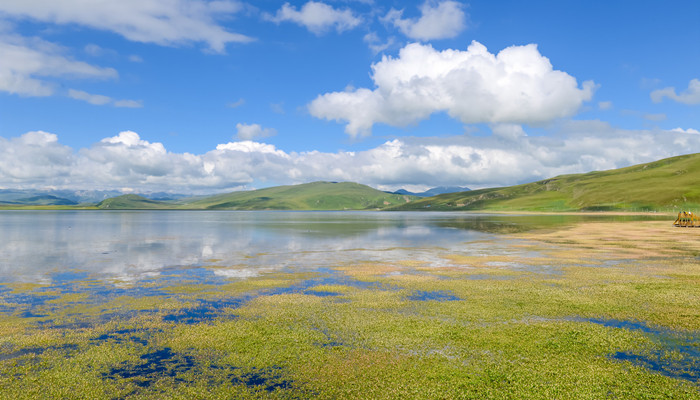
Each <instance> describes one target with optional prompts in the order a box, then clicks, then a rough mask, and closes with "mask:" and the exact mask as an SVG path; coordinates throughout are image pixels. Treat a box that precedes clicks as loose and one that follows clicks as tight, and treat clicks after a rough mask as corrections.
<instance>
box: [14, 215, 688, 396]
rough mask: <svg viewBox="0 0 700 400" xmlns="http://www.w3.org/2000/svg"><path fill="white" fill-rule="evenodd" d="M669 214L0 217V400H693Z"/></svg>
mask: <svg viewBox="0 0 700 400" xmlns="http://www.w3.org/2000/svg"><path fill="white" fill-rule="evenodd" d="M671 222H672V221H669V217H668V216H663V215H646V216H631V215H626V216H609V215H573V216H564V215H549V216H548V215H491V214H468V213H435V212H432V213H430V212H427V213H403V212H227V211H217V212H206V211H197V212H187V211H172V212H170V211H125V212H114V211H113V212H105V211H82V212H81V211H13V212H0V254H1V256H0V278H1V279H2V286H1V288H0V382H1V384H0V391H1V392H2V397H3V398H57V397H64V398H142V397H176V398H177V397H180V398H553V397H555V398H572V397H573V398H601V397H606V396H612V397H620V398H635V397H645V396H646V397H650V398H656V397H662V396H668V397H672V398H697V397H699V396H700V392H699V387H700V311H699V310H698V307H697V305H698V304H699V300H698V299H700V267H698V264H699V263H698V255H699V254H700V244H699V241H698V239H699V238H700V230H697V231H695V230H690V229H679V228H674V227H672V226H671Z"/></svg>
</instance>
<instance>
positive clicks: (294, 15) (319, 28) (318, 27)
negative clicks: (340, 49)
mask: <svg viewBox="0 0 700 400" xmlns="http://www.w3.org/2000/svg"><path fill="white" fill-rule="evenodd" d="M266 19H268V20H269V21H272V22H275V23H278V24H279V23H280V22H285V21H288V22H294V23H296V24H297V25H301V26H304V27H306V29H308V30H310V31H311V32H313V33H314V34H316V35H321V34H323V33H325V32H327V31H329V30H330V29H333V28H335V30H336V31H337V32H339V33H340V32H343V31H347V30H350V29H353V28H355V27H357V26H358V25H360V23H361V22H362V20H361V19H360V18H359V17H357V16H355V14H354V13H353V12H352V10H350V9H344V10H339V9H335V8H333V7H332V6H329V5H328V4H325V3H321V2H317V1H309V2H308V3H306V4H304V5H303V6H302V7H301V9H299V10H297V9H296V8H295V7H294V6H292V5H290V4H289V3H284V5H282V8H280V9H279V10H277V14H275V15H267V16H266Z"/></svg>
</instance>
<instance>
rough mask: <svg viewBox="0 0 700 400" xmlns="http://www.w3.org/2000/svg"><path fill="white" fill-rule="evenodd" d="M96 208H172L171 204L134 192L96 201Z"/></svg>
mask: <svg viewBox="0 0 700 400" xmlns="http://www.w3.org/2000/svg"><path fill="white" fill-rule="evenodd" d="M97 208H100V209H105V210H129V209H135V210H141V209H158V208H173V205H172V204H169V203H166V202H162V201H155V200H150V199H147V198H145V197H143V196H139V195H136V194H125V195H123V196H117V197H111V198H109V199H106V200H103V201H101V202H99V203H97Z"/></svg>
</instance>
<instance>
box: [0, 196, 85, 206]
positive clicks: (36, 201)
mask: <svg viewBox="0 0 700 400" xmlns="http://www.w3.org/2000/svg"><path fill="white" fill-rule="evenodd" d="M8 197H9V198H11V199H12V200H9V199H8ZM8 197H6V198H5V199H4V200H0V205H13V206H15V205H27V206H74V205H77V204H78V203H76V202H75V201H73V200H69V199H64V198H61V197H56V196H51V195H39V196H32V197H24V198H15V197H17V196H12V197H10V196H8Z"/></svg>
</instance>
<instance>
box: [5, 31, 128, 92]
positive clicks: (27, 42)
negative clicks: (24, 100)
mask: <svg viewBox="0 0 700 400" xmlns="http://www.w3.org/2000/svg"><path fill="white" fill-rule="evenodd" d="M0 54H2V61H1V62H0V91H4V92H8V93H11V94H18V95H21V96H50V95H52V94H54V93H55V91H56V85H55V84H54V83H53V82H52V81H51V78H64V79H85V78H98V79H113V78H116V77H117V76H118V74H117V71H116V70H114V69H112V68H102V67H98V66H94V65H90V64H88V63H85V62H82V61H75V60H72V59H70V58H69V57H68V56H66V55H65V50H64V49H63V48H62V47H60V46H57V45H55V44H53V43H49V42H46V41H44V40H41V39H38V38H23V37H20V36H16V35H2V36H0Z"/></svg>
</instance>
